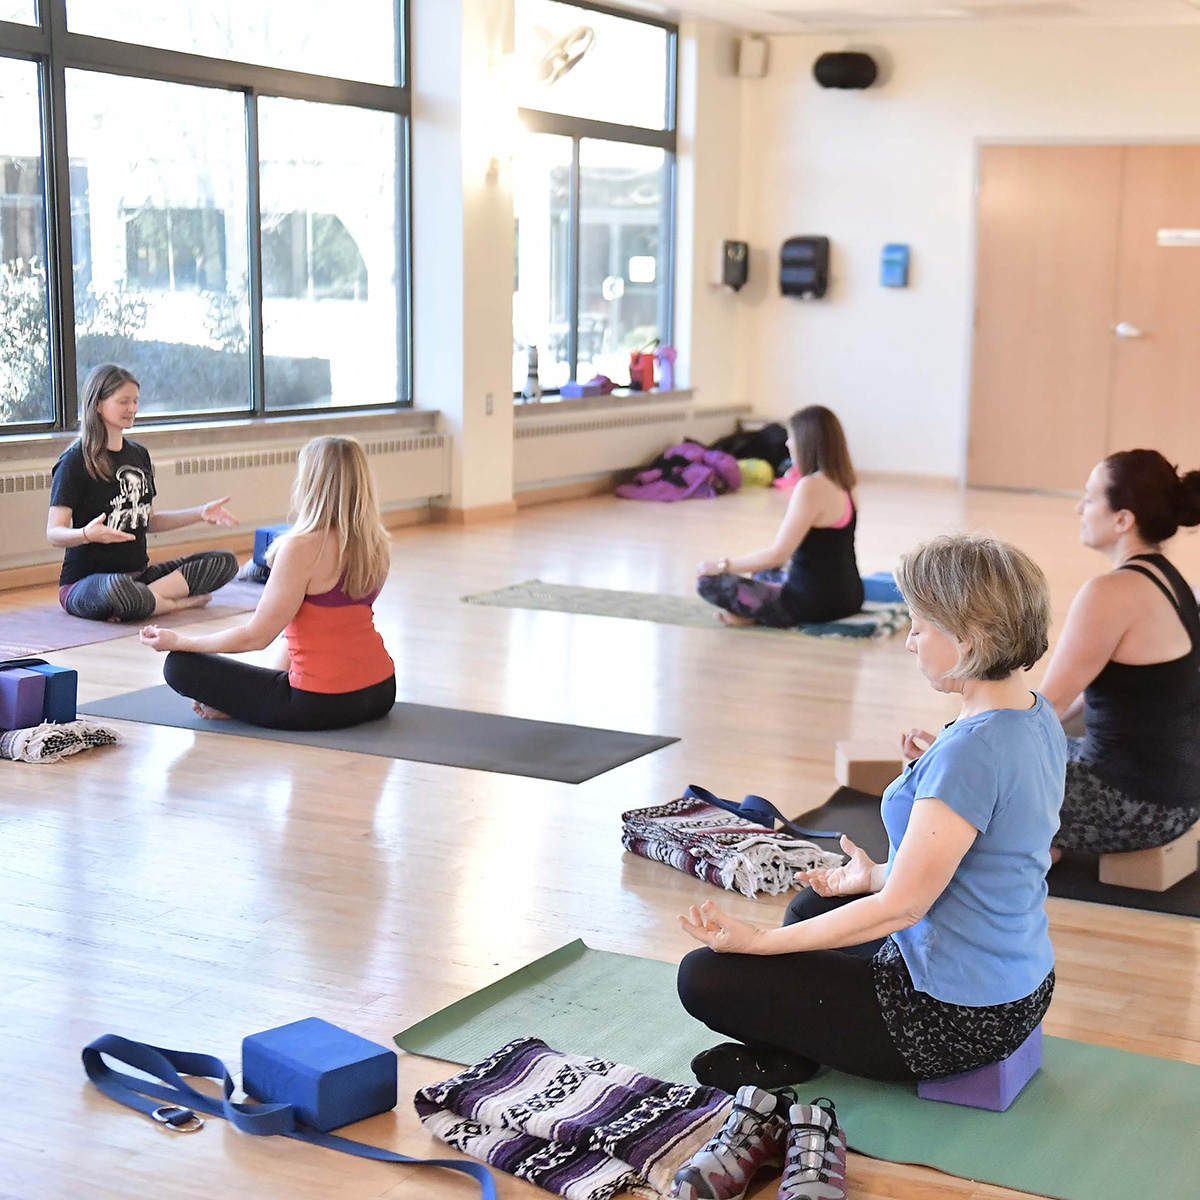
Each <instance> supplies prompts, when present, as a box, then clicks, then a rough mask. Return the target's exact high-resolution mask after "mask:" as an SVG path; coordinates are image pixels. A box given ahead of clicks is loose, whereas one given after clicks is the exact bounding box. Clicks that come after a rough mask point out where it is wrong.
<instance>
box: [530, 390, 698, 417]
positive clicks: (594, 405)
mask: <svg viewBox="0 0 1200 1200" xmlns="http://www.w3.org/2000/svg"><path fill="white" fill-rule="evenodd" d="M695 394H696V389H695V388H672V389H671V390H670V391H667V392H660V391H657V390H655V391H651V392H634V391H631V390H630V389H629V388H617V389H616V391H613V392H609V393H608V395H606V396H576V397H571V398H568V399H566V400H561V399H559V398H558V397H557V396H547V397H545V398H543V399H542V400H540V401H538V402H537V403H535V404H521V403H518V402H514V403H513V417H514V419H515V420H517V421H520V420H524V419H528V418H529V417H550V416H557V415H563V416H566V415H568V414H571V413H580V412H594V411H596V410H597V409H599V410H601V411H606V412H611V411H613V410H614V409H623V408H648V407H650V406H652V405H656V404H690V403H691V401H692V399H693V397H694V396H695Z"/></svg>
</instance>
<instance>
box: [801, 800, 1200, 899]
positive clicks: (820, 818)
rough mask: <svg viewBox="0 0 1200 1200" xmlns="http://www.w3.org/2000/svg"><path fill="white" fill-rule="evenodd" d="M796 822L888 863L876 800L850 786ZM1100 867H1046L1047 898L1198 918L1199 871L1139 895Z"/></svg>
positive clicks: (1076, 857) (1086, 862) (1089, 861)
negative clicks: (835, 832) (840, 836)
mask: <svg viewBox="0 0 1200 1200" xmlns="http://www.w3.org/2000/svg"><path fill="white" fill-rule="evenodd" d="M795 820H796V822H797V823H798V824H800V825H809V826H812V827H813V828H816V829H840V830H841V831H842V832H843V833H845V834H846V835H847V836H848V837H849V838H850V840H851V841H853V842H857V843H858V845H860V846H861V847H862V848H863V849H864V850H865V851H866V852H867V853H868V854H869V855H870V856H871V857H872V858H873V859H875V861H876V862H884V861H885V860H886V859H887V852H888V839H887V832H886V831H885V829H884V828H883V820H882V819H881V818H880V816H879V798H878V797H877V796H869V795H867V793H866V792H856V791H855V790H854V789H853V788H838V790H837V791H836V792H834V794H833V795H832V796H831V797H830V798H829V800H828V801H827V802H826V803H825V804H822V805H821V807H820V808H814V809H813V810H812V811H811V812H806V813H803V814H802V815H801V816H798V817H796V818H795ZM1099 864H1100V859H1099V856H1098V855H1095V854H1077V853H1074V852H1072V853H1067V854H1064V855H1063V857H1062V860H1061V861H1060V862H1059V863H1057V864H1056V865H1055V866H1053V867H1051V868H1050V874H1049V876H1048V877H1047V878H1048V882H1049V884H1050V895H1051V896H1056V897H1058V898H1059V899H1060V900H1087V901H1089V902H1090V903H1092V904H1112V905H1114V906H1116V907H1118V908H1141V909H1145V910H1146V911H1147V912H1161V913H1175V914H1176V915H1178V916H1182V917H1200V872H1198V873H1196V874H1192V875H1189V876H1188V877H1187V878H1186V879H1181V880H1180V881H1179V882H1178V883H1177V884H1176V885H1175V886H1174V887H1173V888H1168V889H1167V891H1165V892H1143V891H1141V890H1140V889H1138V888H1124V887H1113V886H1111V885H1110V884H1107V883H1101V882H1100V878H1099Z"/></svg>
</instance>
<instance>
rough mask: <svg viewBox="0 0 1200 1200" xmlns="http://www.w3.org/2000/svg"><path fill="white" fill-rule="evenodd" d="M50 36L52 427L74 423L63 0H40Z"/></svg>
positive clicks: (45, 78)
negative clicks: (62, 50) (63, 61)
mask: <svg viewBox="0 0 1200 1200" xmlns="http://www.w3.org/2000/svg"><path fill="white" fill-rule="evenodd" d="M41 3H42V7H41V11H42V14H43V17H44V20H45V22H46V28H47V31H48V34H49V39H50V55H49V58H48V60H47V61H46V62H45V63H43V65H42V88H41V92H42V139H43V150H44V153H45V155H46V191H45V197H46V209H47V218H48V219H47V223H46V240H47V250H48V260H49V261H48V262H47V268H48V269H47V272H46V274H47V285H48V287H49V292H50V360H51V377H52V379H53V381H54V412H55V425H56V427H57V428H59V429H74V428H75V427H76V426H77V425H78V423H79V413H78V395H79V392H78V380H77V379H76V359H75V287H74V264H73V260H72V254H71V160H70V156H69V153H68V150H67V104H66V99H67V78H66V70H65V68H64V67H63V63H62V58H61V55H60V54H59V53H58V47H60V46H61V45H62V41H63V38H64V36H65V35H66V30H67V5H66V0H41Z"/></svg>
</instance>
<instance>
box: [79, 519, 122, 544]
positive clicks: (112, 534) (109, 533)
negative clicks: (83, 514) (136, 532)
mask: <svg viewBox="0 0 1200 1200" xmlns="http://www.w3.org/2000/svg"><path fill="white" fill-rule="evenodd" d="M83 536H84V540H85V541H88V542H95V543H97V544H98V545H101V546H107V545H109V544H110V543H112V542H132V541H133V540H134V536H133V534H132V533H125V532H123V531H122V530H120V529H112V528H110V527H109V524H108V514H107V513H101V514H100V515H99V516H98V517H96V518H95V519H94V520H91V521H89V522H88V523H87V524H86V525H85V526H84V527H83Z"/></svg>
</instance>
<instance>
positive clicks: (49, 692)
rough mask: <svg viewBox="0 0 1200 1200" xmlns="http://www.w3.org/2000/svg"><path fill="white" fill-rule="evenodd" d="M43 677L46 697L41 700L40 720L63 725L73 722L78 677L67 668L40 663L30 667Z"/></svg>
mask: <svg viewBox="0 0 1200 1200" xmlns="http://www.w3.org/2000/svg"><path fill="white" fill-rule="evenodd" d="M29 669H30V670H31V671H36V672H37V673H38V674H39V675H43V676H45V679H46V695H45V697H44V698H43V700H42V719H43V720H44V721H59V722H62V723H65V722H67V721H73V720H75V701H76V698H77V696H78V694H79V675H78V674H77V673H76V672H75V671H72V670H71V669H70V668H69V667H56V666H55V665H54V664H53V663H41V664H39V665H38V666H36V667H30V668H29Z"/></svg>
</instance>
